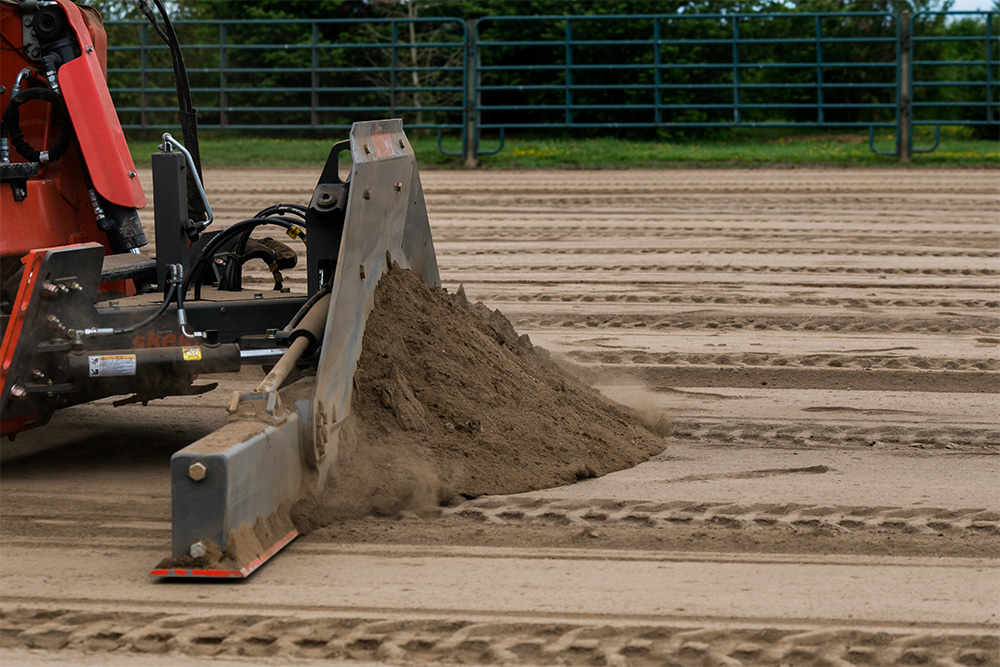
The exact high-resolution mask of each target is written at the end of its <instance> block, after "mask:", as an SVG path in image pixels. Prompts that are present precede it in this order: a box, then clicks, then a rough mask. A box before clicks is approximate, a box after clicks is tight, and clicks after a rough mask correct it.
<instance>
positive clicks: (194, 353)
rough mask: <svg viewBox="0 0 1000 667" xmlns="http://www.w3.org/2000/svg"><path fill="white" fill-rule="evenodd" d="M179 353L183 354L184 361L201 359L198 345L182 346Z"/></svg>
mask: <svg viewBox="0 0 1000 667" xmlns="http://www.w3.org/2000/svg"><path fill="white" fill-rule="evenodd" d="M181 353H182V354H183V355H184V361H200V360H201V348H200V347H182V348H181Z"/></svg>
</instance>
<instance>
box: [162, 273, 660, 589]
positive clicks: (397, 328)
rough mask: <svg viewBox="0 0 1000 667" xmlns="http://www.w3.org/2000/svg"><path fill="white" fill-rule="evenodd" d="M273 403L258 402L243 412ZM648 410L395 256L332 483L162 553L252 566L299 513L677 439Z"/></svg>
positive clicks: (360, 509) (642, 454)
mask: <svg viewBox="0 0 1000 667" xmlns="http://www.w3.org/2000/svg"><path fill="white" fill-rule="evenodd" d="M314 390H315V378H314V377H306V378H303V379H302V380H300V381H299V382H296V383H294V384H292V385H290V386H288V387H286V388H284V389H282V390H281V394H282V397H283V400H284V402H285V404H286V405H290V404H291V403H293V402H294V401H295V400H296V399H300V398H307V397H309V396H311V395H312V392H313V391H314ZM261 409H262V404H259V403H249V404H244V406H243V408H242V409H241V417H243V418H250V419H253V418H254V414H256V412H255V411H259V410H261ZM244 410H246V411H247V414H245V415H244V414H242V413H243V411H244ZM258 416H259V415H258ZM643 418H645V421H646V423H649V421H650V420H649V415H643V416H642V417H640V415H638V414H637V413H634V412H631V411H629V410H628V409H626V408H624V407H622V406H619V405H616V404H614V403H611V402H610V401H608V400H607V399H605V398H604V397H602V396H601V395H600V394H599V393H598V392H597V391H595V390H593V389H591V388H590V387H588V386H586V385H584V384H583V383H582V382H580V381H579V380H577V379H575V378H572V377H570V376H568V375H566V374H565V373H564V372H562V371H561V370H560V369H559V368H558V367H557V366H556V365H555V364H554V363H553V362H552V361H551V360H550V359H549V357H548V354H547V353H546V352H545V351H544V350H542V349H540V348H536V347H534V346H532V344H531V342H530V341H529V340H528V337H527V336H518V334H517V332H516V331H515V330H514V327H513V326H512V325H511V323H510V322H509V321H508V320H507V318H505V317H504V316H503V315H502V314H500V312H499V311H491V310H490V309H488V308H487V307H486V306H484V305H483V304H481V303H479V304H474V305H473V304H469V303H468V301H467V300H466V299H465V295H464V292H462V291H461V290H460V291H459V292H458V293H457V294H449V293H448V292H446V291H445V290H443V289H441V288H432V287H428V286H427V285H425V284H424V283H423V281H422V280H421V279H420V277H419V276H418V275H417V274H415V273H413V272H411V271H406V270H403V269H400V268H399V267H397V266H394V267H393V268H392V270H391V271H389V273H387V274H386V275H385V276H383V277H382V280H381V281H380V282H379V285H378V288H377V289H376V292H375V307H374V310H373V311H372V313H371V315H370V316H369V319H368V323H367V326H366V327H365V337H364V341H363V345H362V354H361V358H360V360H359V362H358V369H357V372H356V373H355V376H354V392H353V398H352V405H351V415H350V416H349V417H348V418H347V419H346V420H345V422H344V424H343V425H342V427H341V432H340V442H339V451H338V457H337V460H336V461H335V462H334V464H333V465H332V466H331V471H330V474H329V478H328V479H327V482H326V488H325V490H324V493H323V495H322V497H321V498H316V497H315V495H314V493H313V491H312V490H311V488H310V485H309V484H308V483H306V484H304V485H303V490H302V492H303V497H301V498H300V499H299V500H298V501H297V502H295V503H294V504H291V503H289V504H288V505H287V506H284V507H282V509H280V510H279V511H278V512H276V513H274V514H273V515H271V516H269V517H266V518H262V519H260V520H258V521H257V523H256V524H255V525H254V526H253V527H252V528H251V527H249V526H246V525H243V526H241V527H240V528H239V529H238V530H234V531H232V533H231V534H230V536H229V540H228V543H227V544H226V545H225V551H224V552H223V550H222V549H221V548H220V547H221V545H214V544H208V545H207V547H208V552H207V553H206V554H205V555H204V556H200V557H198V558H193V557H190V556H186V555H182V556H174V557H170V558H167V559H165V560H164V561H162V562H161V563H160V564H159V566H158V567H160V568H178V567H186V568H217V567H224V568H233V569H239V568H241V567H246V566H247V565H249V563H250V561H251V560H253V558H255V557H256V556H257V555H259V554H260V553H261V552H262V551H263V550H264V549H265V548H267V547H268V546H270V545H272V544H274V543H275V542H276V541H277V539H278V538H280V537H281V536H283V535H285V534H287V532H288V531H289V530H291V529H292V527H293V526H294V527H295V528H296V529H298V530H299V532H300V533H301V534H303V535H304V534H308V533H310V532H312V531H313V530H316V529H317V528H319V527H322V526H325V525H328V524H330V523H331V522H333V521H335V520H337V519H339V518H348V517H358V516H366V515H369V514H375V515H379V516H393V515H396V514H398V513H399V512H401V511H404V510H413V511H421V510H429V509H433V508H435V507H437V506H438V505H441V504H445V503H449V502H452V501H455V500H460V499H463V498H472V497H476V496H481V495H484V494H507V493H518V492H521V491H529V490H533V489H541V488H546V487H552V486H558V485H561V484H568V483H570V482H573V481H575V480H579V479H584V478H588V477H597V476H599V475H604V474H606V473H609V472H612V471H614V470H621V469H623V468H627V467H630V466H634V465H636V464H637V463H640V462H641V461H644V460H645V459H647V458H648V457H650V456H652V455H653V454H657V453H659V452H660V451H662V450H663V448H664V442H663V439H662V437H660V436H659V435H656V434H654V433H653V432H651V431H650V430H649V429H648V428H647V427H645V426H644V425H643V421H644V419H643ZM652 422H653V423H654V428H657V427H659V428H662V426H663V424H662V423H657V419H656V418H655V416H654V419H653V420H652ZM659 428H657V430H659Z"/></svg>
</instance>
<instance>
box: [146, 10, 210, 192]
mask: <svg viewBox="0 0 1000 667" xmlns="http://www.w3.org/2000/svg"><path fill="white" fill-rule="evenodd" d="M152 1H153V4H154V5H156V9H157V11H158V12H159V14H160V16H161V17H162V19H163V25H164V28H166V30H164V29H162V28H160V25H159V24H158V23H157V22H156V13H155V12H154V11H153V8H152V7H151V6H150V4H149V0H139V9H141V10H142V13H143V14H145V15H146V18H147V19H148V20H149V22H150V23H151V24H153V28H154V29H155V30H156V34H157V35H159V37H160V39H162V40H163V41H164V42H165V43H166V45H167V46H168V47H169V48H170V61H171V65H172V66H173V70H174V83H175V85H176V88H177V106H178V110H179V113H180V116H179V117H180V123H181V134H182V135H183V137H184V146H185V148H187V149H188V151H190V153H191V159H192V161H193V162H194V166H195V171H197V173H198V178H202V171H201V151H200V150H199V148H198V110H197V109H195V108H194V101H193V100H192V98H191V83H190V81H189V80H188V74H187V65H186V64H185V63H184V54H183V53H182V52H181V47H180V40H178V39H177V33H176V32H175V31H174V26H173V23H171V21H170V15H169V14H168V13H167V9H166V7H164V6H163V2H162V0H152Z"/></svg>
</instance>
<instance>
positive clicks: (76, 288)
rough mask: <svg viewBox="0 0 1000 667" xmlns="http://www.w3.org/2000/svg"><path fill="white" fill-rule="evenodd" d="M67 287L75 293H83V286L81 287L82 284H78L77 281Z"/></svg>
mask: <svg viewBox="0 0 1000 667" xmlns="http://www.w3.org/2000/svg"><path fill="white" fill-rule="evenodd" d="M67 287H68V288H69V289H71V290H73V291H74V292H82V291H83V285H81V284H80V283H78V282H76V281H75V280H74V281H72V282H71V283H69V284H68V285H67Z"/></svg>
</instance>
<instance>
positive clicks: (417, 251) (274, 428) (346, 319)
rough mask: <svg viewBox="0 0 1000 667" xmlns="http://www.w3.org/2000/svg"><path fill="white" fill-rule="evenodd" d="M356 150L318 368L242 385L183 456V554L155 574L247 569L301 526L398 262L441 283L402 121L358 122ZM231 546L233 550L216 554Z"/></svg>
mask: <svg viewBox="0 0 1000 667" xmlns="http://www.w3.org/2000/svg"><path fill="white" fill-rule="evenodd" d="M334 151H335V152H336V151H337V149H336V148H335V149H334ZM350 151H351V157H352V158H353V161H354V165H353V168H352V170H351V175H350V177H349V180H348V182H347V183H346V184H343V185H344V187H345V188H346V190H347V196H346V206H345V207H344V214H343V215H344V217H343V231H342V233H341V237H340V239H341V240H340V248H339V252H338V253H337V259H336V262H335V263H330V264H328V265H327V266H330V267H332V274H333V275H332V284H331V285H330V298H329V309H328V311H327V312H326V313H325V316H324V317H323V318H322V319H321V324H322V326H321V327H319V331H320V332H321V333H322V342H321V343H320V345H321V347H320V350H321V351H320V361H319V365H318V367H317V372H316V377H315V379H312V378H306V379H304V380H302V381H300V382H299V383H296V384H295V385H293V386H292V387H291V388H290V389H292V390H293V391H292V392H290V393H287V394H279V393H278V391H277V389H276V388H269V389H268V390H266V391H261V392H256V393H245V394H242V395H237V396H234V397H233V400H232V402H231V404H230V412H231V413H232V418H231V419H232V420H231V421H230V423H228V424H227V425H226V426H225V427H223V428H222V429H220V430H219V431H216V432H215V433H213V434H211V435H209V436H207V437H205V438H203V439H201V440H199V441H197V442H195V443H193V444H191V445H189V446H188V447H186V448H184V449H183V450H181V451H179V452H177V453H176V454H174V455H173V457H172V459H171V493H172V515H173V516H172V529H173V535H172V550H173V556H172V557H171V558H170V559H167V560H166V561H164V562H163V563H161V564H160V565H159V566H158V567H157V568H156V569H154V570H153V571H152V572H151V574H152V576H154V577H223V578H225V577H233V578H243V577H247V576H249V575H250V574H251V573H252V572H253V571H254V570H255V569H256V568H257V567H259V566H260V565H261V564H262V563H264V562H265V561H266V560H267V559H268V558H270V557H271V556H272V555H274V554H275V553H276V552H277V551H278V550H280V549H281V548H282V547H283V546H285V545H286V544H288V543H289V542H291V541H292V540H293V539H294V538H295V537H296V535H297V534H298V532H297V530H296V528H295V526H294V524H293V522H292V519H291V511H292V507H293V505H294V503H295V502H296V501H297V500H298V499H300V498H302V497H305V496H308V495H310V494H315V493H318V492H319V491H321V490H322V487H323V483H324V481H325V479H326V474H327V472H328V471H329V468H330V466H331V465H336V458H337V444H338V440H339V434H340V427H341V425H342V424H343V421H344V419H345V418H346V417H347V416H348V414H349V411H350V405H351V391H352V386H353V378H354V372H355V370H356V368H357V363H358V359H359V357H360V356H361V345H362V340H363V337H364V332H365V323H366V321H367V319H368V314H369V313H370V312H371V310H372V308H373V305H374V295H375V287H376V285H377V284H378V282H379V279H380V278H381V276H382V275H383V273H385V272H386V271H387V270H388V268H389V266H390V265H391V263H392V262H395V263H397V264H399V265H400V266H402V267H404V268H410V269H413V270H415V271H417V272H419V273H420V274H421V275H422V276H423V279H424V281H425V282H426V283H427V284H429V285H437V284H439V277H438V269H437V260H436V258H435V254H434V246H433V242H432V241H431V234H430V227H429V225H428V221H427V210H426V206H425V204H424V197H423V190H422V189H421V186H420V177H419V174H418V173H417V166H416V161H415V159H414V155H413V150H412V149H411V148H410V145H409V142H408V141H407V140H406V137H405V135H404V134H403V131H402V123H401V121H400V120H381V121H371V122H364V123H356V124H355V125H354V127H353V129H352V131H351V138H350ZM331 160H332V161H334V162H335V160H336V158H335V156H334V155H333V154H331ZM331 181H339V178H337V177H336V164H335V163H334V164H333V165H332V168H331V164H329V163H328V164H327V168H326V169H325V170H324V175H323V177H322V178H321V179H320V183H319V184H318V185H317V189H316V192H317V194H316V195H314V198H313V203H314V204H316V202H317V201H318V200H320V199H321V198H322V199H329V198H330V197H329V196H328V194H329V192H330V191H331V186H335V185H340V183H336V182H331ZM309 233H310V235H312V234H313V231H312V229H311V228H310V231H309ZM328 279H329V276H326V275H325V276H324V281H325V280H328ZM283 398H284V399H285V400H284V401H283V400H282V399H283ZM220 550H221V551H222V552H223V557H222V558H218V557H217V558H215V559H212V558H211V556H212V555H213V554H215V555H216V556H217V555H218V552H219V551H220Z"/></svg>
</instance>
